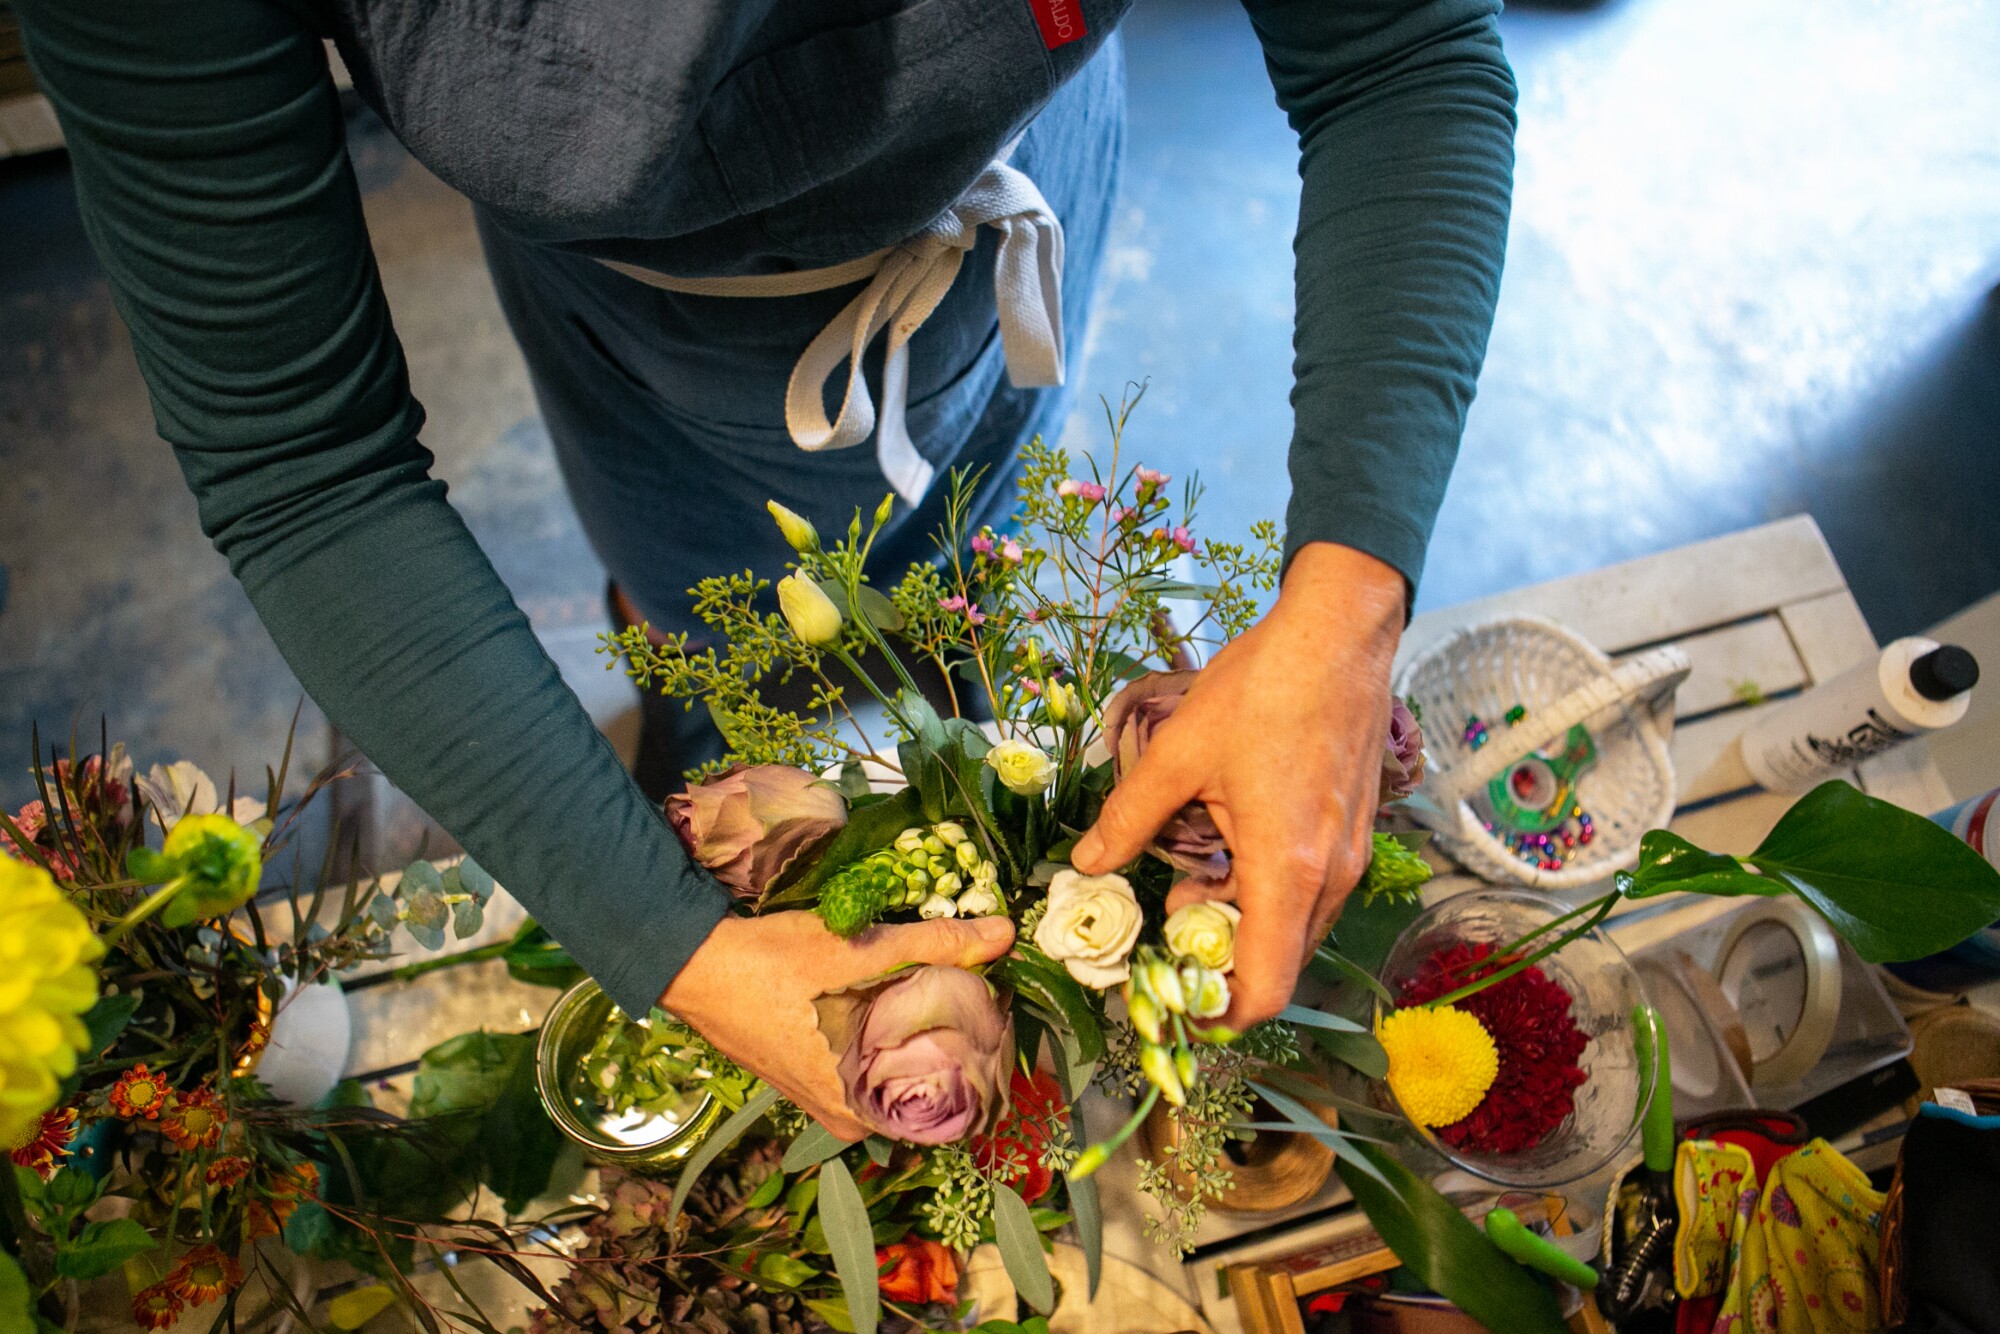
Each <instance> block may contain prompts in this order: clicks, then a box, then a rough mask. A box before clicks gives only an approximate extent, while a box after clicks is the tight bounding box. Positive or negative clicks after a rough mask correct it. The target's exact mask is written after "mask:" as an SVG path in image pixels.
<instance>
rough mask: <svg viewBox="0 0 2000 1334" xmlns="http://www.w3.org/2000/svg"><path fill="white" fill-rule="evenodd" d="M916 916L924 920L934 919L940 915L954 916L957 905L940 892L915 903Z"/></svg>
mask: <svg viewBox="0 0 2000 1334" xmlns="http://www.w3.org/2000/svg"><path fill="white" fill-rule="evenodd" d="M917 916H919V917H921V918H923V919H924V920H925V921H926V922H931V921H936V920H937V919H938V918H940V917H956V916H958V905H957V904H956V903H954V902H952V901H951V900H950V899H948V898H946V897H945V896H944V895H942V894H933V895H931V896H930V897H929V898H927V899H925V900H924V901H923V902H922V903H919V904H918V905H917Z"/></svg>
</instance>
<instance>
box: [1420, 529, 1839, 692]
mask: <svg viewBox="0 0 2000 1334" xmlns="http://www.w3.org/2000/svg"><path fill="white" fill-rule="evenodd" d="M1845 583H1846V581H1845V580H1843V579H1842V578H1841V574H1840V567H1839V566H1838V565H1837V564H1835V562H1834V559H1833V553H1832V551H1830V550H1829V549H1828V548H1827V545H1826V539H1825V538H1824V537H1822V536H1821V535H1820V531H1819V526H1818V525H1817V524H1815V523H1814V522H1813V521H1812V519H1811V518H1810V517H1808V516H1806V515H1803V514H1801V515H1795V516H1793V517H1792V518H1789V519H1782V520H1780V521H1778V522H1777V523H1771V524H1765V525H1764V526H1762V527H1760V528H1751V529H1748V530H1746V531H1744V532H1740V533H1731V534H1729V535H1728V536H1726V537H1718V538H1712V539H1710V540H1708V541H1706V542H1697V543H1694V544H1693V545H1691V546H1686V547H1678V548H1676V549H1674V550H1672V551H1663V552H1660V553H1658V554H1657V555H1652V556H1642V557H1640V558H1639V559H1637V560H1631V561H1625V562H1623V563H1622V564H1618V565H1609V566H1606V567H1605V568H1603V569H1601V570H1592V571H1590V572H1588V573H1586V574H1578V575H1571V576H1570V577H1568V578H1566V579H1556V580H1552V581H1550V582H1548V583H1545V584H1536V585H1533V586H1531V587H1528V588H1519V589H1514V590H1512V591H1510V592H1506V593H1499V594H1496V595H1494V596H1493V597H1489V598H1482V599H1479V600H1478V601H1475V602H1466V603H1461V604H1459V605H1458V606H1455V607H1445V608H1440V609H1438V610H1436V611H1429V612H1425V613H1424V614H1423V615H1421V616H1419V617H1417V618H1416V619H1415V620H1413V621H1412V622H1411V623H1410V626H1409V628H1408V629H1407V630H1406V631H1404V634H1403V644H1402V650H1401V652H1400V653H1399V654H1398V655H1397V657H1398V660H1399V662H1400V661H1407V660H1408V658H1409V657H1411V656H1412V655H1414V654H1416V653H1418V652H1421V651H1422V650H1423V649H1424V648H1426V647H1428V646H1429V645H1430V644H1432V643H1434V642H1436V641H1437V640H1438V639H1441V638H1442V637H1443V636H1445V635H1446V634H1449V633H1450V632H1451V631H1452V630H1454V629H1456V628H1458V627H1459V626H1462V625H1468V624H1470V623H1472V622H1474V621H1480V620H1485V619H1487V618H1488V617H1492V616H1499V615H1507V614H1521V613H1528V614H1533V615H1539V616H1548V617H1551V618H1552V619H1554V620H1556V621H1559V622H1561V623H1562V624H1563V625H1565V626H1568V627H1569V628H1570V629H1572V630H1575V631H1576V632H1577V633H1578V634H1581V635H1582V636H1583V637H1584V638H1586V639H1588V640H1590V641H1591V642H1592V643H1594V644H1596V645H1597V646H1598V647H1599V648H1601V649H1603V650H1604V651H1605V652H1607V653H1620V652H1623V651H1625V650H1628V649H1631V648H1633V647H1636V646H1637V645H1640V644H1650V643H1656V642H1660V641H1663V640H1672V639H1675V638H1678V637H1680V636H1683V635H1688V634H1692V633H1694V632H1697V631H1702V630H1707V629H1710V628H1712V627H1715V626H1720V625H1724V624H1726V623H1728V622H1730V621H1738V620H1743V619H1745V618H1747V617H1751V616H1756V615H1759V614H1761V613H1764V612H1769V611H1772V610H1775V609H1776V608H1778V607H1781V606H1784V605H1786V604H1788V603H1792V602H1798V601H1802V600H1805V599H1809V598H1813V597H1817V596H1819V595H1821V594H1825V593H1834V592H1839V591H1840V590H1841V589H1843V588H1844V587H1845Z"/></svg>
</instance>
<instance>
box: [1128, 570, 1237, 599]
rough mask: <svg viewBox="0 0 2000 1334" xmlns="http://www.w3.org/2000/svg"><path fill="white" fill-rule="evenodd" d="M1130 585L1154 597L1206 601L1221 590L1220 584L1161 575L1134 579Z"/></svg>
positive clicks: (1135, 589)
mask: <svg viewBox="0 0 2000 1334" xmlns="http://www.w3.org/2000/svg"><path fill="white" fill-rule="evenodd" d="M1132 587H1133V589H1134V591H1136V592H1140V593H1151V594H1152V595H1153V596H1154V597H1162V598H1172V599H1174V600H1176V601H1190V602H1203V601H1207V600H1208V599H1210V598H1213V597H1216V596H1218V595H1220V594H1221V592H1222V586H1221V585H1220V584H1192V583H1188V582H1187V581H1186V580H1183V579H1168V578H1166V577H1165V576H1162V575H1153V576H1151V577H1149V578H1145V579H1137V580H1134V581H1133V583H1132Z"/></svg>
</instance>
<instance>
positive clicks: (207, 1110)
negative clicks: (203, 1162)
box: [160, 1089, 224, 1151]
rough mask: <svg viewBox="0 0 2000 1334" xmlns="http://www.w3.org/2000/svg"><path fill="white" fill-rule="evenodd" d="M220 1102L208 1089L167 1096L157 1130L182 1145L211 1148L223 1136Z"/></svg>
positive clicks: (192, 1147) (190, 1147)
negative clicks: (164, 1112) (165, 1107)
mask: <svg viewBox="0 0 2000 1334" xmlns="http://www.w3.org/2000/svg"><path fill="white" fill-rule="evenodd" d="M223 1121H224V1117H223V1114H222V1104H221V1103H219V1102H217V1101H216V1098H215V1095H214V1094H213V1093H210V1092H209V1091H208V1090H207V1089H196V1090H195V1091H194V1092H193V1093H173V1094H169V1095H168V1096H167V1111H166V1116H165V1117H164V1118H163V1119H162V1120H161V1121H160V1131H161V1133H162V1134H164V1135H165V1136H166V1137H167V1138H168V1139H170V1140H172V1141H173V1142H174V1144H175V1145H176V1146H178V1147H179V1148H182V1149H187V1150H190V1151H192V1150H194V1149H212V1148H214V1147H215V1145H216V1144H217V1142H219V1141H220V1140H221V1139H222V1125H223Z"/></svg>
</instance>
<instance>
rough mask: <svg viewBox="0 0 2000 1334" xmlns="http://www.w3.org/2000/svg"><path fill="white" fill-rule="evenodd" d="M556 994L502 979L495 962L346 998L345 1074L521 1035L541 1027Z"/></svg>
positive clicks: (504, 967) (503, 975)
mask: <svg viewBox="0 0 2000 1334" xmlns="http://www.w3.org/2000/svg"><path fill="white" fill-rule="evenodd" d="M560 994H561V993H560V992H558V991H556V990H554V989H553V988H550V987H533V986H529V985H528V984H527V983H525V982H516V981H515V980H514V979H513V978H511V977H509V976H508V975H507V965H506V964H504V963H502V962H501V961H500V960H498V959H488V960H484V961H482V962H480V963H474V964H466V965H465V966H464V967H461V968H453V969H451V970H450V971H448V972H444V973H433V974H431V975H430V976H428V977H423V978H419V979H417V980H416V981H414V982H388V983H384V984H382V985H380V986H373V987H368V988H366V989H363V990H358V991H354V992H350V993H349V996H348V1007H349V1009H350V1010H351V1011H352V1013H353V1016H354V1045H353V1047H352V1048H351V1050H350V1051H349V1052H348V1057H347V1070H348V1073H349V1074H359V1073H363V1072H366V1071H369V1070H380V1069H383V1068H384V1067H387V1066H392V1065H400V1064H401V1063H403V1062H404V1061H413V1060H415V1059H416V1058H417V1057H418V1056H421V1055H422V1054H423V1053H424V1051H425V1050H426V1049H428V1048H430V1047H432V1046H435V1045H436V1044H437V1043H439V1042H442V1041H444V1039H446V1038H449V1037H455V1036H456V1035H458V1034H460V1033H467V1032H470V1031H472V1030H473V1029H475V1028H485V1029H489V1030H491V1031H493V1032H496V1033H520V1032H525V1031H527V1030H528V1029H531V1028H534V1027H536V1026H537V1025H539V1024H540V1023H541V1022H542V1016H543V1015H544V1014H546V1013H547V1012H548V1008H549V1006H551V1005H553V1004H554V1003H555V1000H556V997H557V996H558V995H560Z"/></svg>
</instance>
